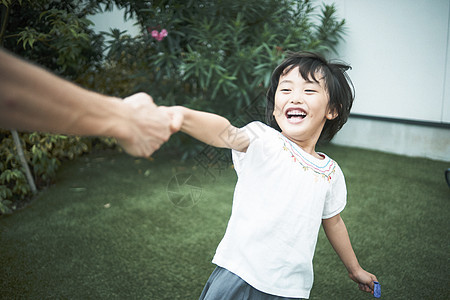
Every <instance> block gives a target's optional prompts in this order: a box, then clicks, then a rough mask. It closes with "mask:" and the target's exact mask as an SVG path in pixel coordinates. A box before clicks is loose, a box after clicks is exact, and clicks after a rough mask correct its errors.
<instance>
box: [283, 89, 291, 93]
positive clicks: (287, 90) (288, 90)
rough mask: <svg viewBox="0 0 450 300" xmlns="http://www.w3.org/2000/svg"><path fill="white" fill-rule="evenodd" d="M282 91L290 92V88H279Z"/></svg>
mask: <svg viewBox="0 0 450 300" xmlns="http://www.w3.org/2000/svg"><path fill="white" fill-rule="evenodd" d="M281 91H282V92H290V91H291V90H290V89H281Z"/></svg>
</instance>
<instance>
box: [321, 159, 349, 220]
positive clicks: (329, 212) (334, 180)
mask: <svg viewBox="0 0 450 300" xmlns="http://www.w3.org/2000/svg"><path fill="white" fill-rule="evenodd" d="M346 204H347V187H346V185H345V178H344V173H342V170H341V168H340V167H339V166H338V165H337V164H336V168H335V172H334V174H333V176H332V177H331V187H330V190H329V192H328V193H327V197H326V199H325V205H324V208H323V213H322V219H329V218H332V217H334V216H336V215H337V214H339V213H340V212H342V211H343V210H344V208H345V205H346Z"/></svg>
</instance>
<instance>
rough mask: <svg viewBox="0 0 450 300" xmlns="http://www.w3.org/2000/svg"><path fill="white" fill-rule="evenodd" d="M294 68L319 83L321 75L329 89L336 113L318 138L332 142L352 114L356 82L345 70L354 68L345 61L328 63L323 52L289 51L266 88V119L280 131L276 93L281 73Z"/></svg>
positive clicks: (330, 103) (332, 105) (330, 100)
mask: <svg viewBox="0 0 450 300" xmlns="http://www.w3.org/2000/svg"><path fill="white" fill-rule="evenodd" d="M295 67H299V71H300V74H301V76H302V77H303V79H305V80H311V79H312V80H314V81H315V82H319V79H321V78H317V77H316V76H317V74H321V75H322V76H323V77H322V78H323V80H324V82H325V90H326V91H327V92H328V96H329V102H328V106H329V108H331V109H332V110H333V111H334V112H336V113H337V117H336V118H334V119H333V120H327V121H326V122H325V125H324V127H323V130H322V132H321V134H320V137H319V141H329V140H331V139H332V138H333V137H334V135H335V134H336V133H337V132H338V131H339V130H340V129H341V128H342V126H344V124H345V123H346V122H347V119H348V116H349V114H350V109H351V108H352V105H353V100H354V98H355V93H354V87H353V83H352V82H351V80H350V77H349V76H348V74H347V73H346V71H347V70H349V69H351V67H350V66H349V65H347V64H345V63H343V62H328V61H327V60H326V59H325V58H324V57H323V56H321V55H320V54H316V53H312V52H295V53H289V54H288V56H287V58H286V59H285V60H284V61H283V62H282V63H281V64H280V65H279V66H278V67H276V68H275V70H274V71H273V73H272V77H271V79H270V87H269V89H268V91H267V96H266V98H267V106H266V122H267V124H268V125H269V126H271V127H273V128H274V129H276V130H278V131H281V129H280V127H279V126H278V124H277V122H276V120H275V118H274V116H273V111H274V108H275V92H276V91H277V87H278V82H279V80H280V76H282V75H285V74H287V73H289V72H290V71H291V70H292V69H294V68H295Z"/></svg>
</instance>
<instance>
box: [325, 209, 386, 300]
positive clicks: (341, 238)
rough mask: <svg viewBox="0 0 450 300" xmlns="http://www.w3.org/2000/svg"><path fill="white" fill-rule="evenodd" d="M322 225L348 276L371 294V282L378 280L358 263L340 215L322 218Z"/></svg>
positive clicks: (361, 288)
mask: <svg viewBox="0 0 450 300" xmlns="http://www.w3.org/2000/svg"><path fill="white" fill-rule="evenodd" d="M322 226H323V229H324V230H325V234H326V235H327V238H328V240H329V241H330V243H331V245H332V246H333V249H334V251H336V253H337V255H338V256H339V258H340V259H341V261H342V262H343V263H344V265H345V267H346V268H347V271H348V275H349V277H350V278H351V279H352V280H353V281H354V282H356V283H358V286H359V289H360V290H362V291H365V292H369V293H370V292H371V293H372V294H373V286H374V283H373V282H374V281H378V280H377V278H376V276H375V275H373V274H371V273H369V272H366V271H365V270H364V269H363V268H361V266H360V265H359V263H358V259H357V258H356V255H355V252H354V251H353V248H352V245H351V243H350V238H349V236H348V232H347V228H346V227H345V224H344V221H343V220H342V218H341V215H340V214H338V215H336V216H334V217H332V218H330V219H323V220H322Z"/></svg>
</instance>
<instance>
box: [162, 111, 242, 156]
mask: <svg viewBox="0 0 450 300" xmlns="http://www.w3.org/2000/svg"><path fill="white" fill-rule="evenodd" d="M166 109H167V111H168V113H169V115H171V117H172V127H173V128H175V129H178V130H180V131H182V132H184V133H187V134H189V135H190V136H192V137H194V138H196V139H197V140H199V141H202V142H204V143H206V144H208V145H211V146H214V147H219V148H229V149H234V150H237V151H241V152H245V151H247V148H248V145H249V143H250V140H249V137H248V136H247V134H246V133H245V132H244V130H242V129H240V128H237V127H234V126H233V125H231V124H230V122H229V121H228V120H227V119H225V118H224V117H221V116H219V115H216V114H212V113H207V112H202V111H196V110H192V109H189V108H186V107H183V106H172V107H166Z"/></svg>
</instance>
